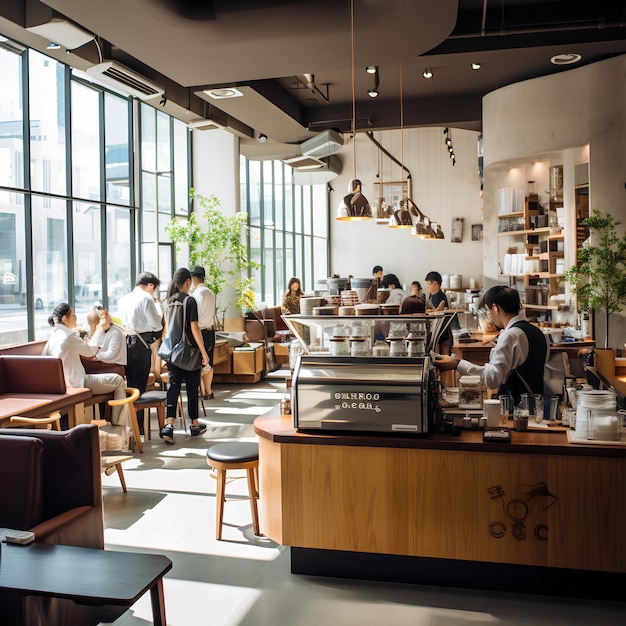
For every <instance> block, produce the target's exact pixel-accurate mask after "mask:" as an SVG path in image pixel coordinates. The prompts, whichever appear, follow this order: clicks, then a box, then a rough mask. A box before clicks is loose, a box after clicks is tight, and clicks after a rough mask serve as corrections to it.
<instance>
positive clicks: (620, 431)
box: [617, 409, 626, 442]
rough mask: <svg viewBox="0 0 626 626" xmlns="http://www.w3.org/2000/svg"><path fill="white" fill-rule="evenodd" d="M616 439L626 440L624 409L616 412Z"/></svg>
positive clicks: (625, 415)
mask: <svg viewBox="0 0 626 626" xmlns="http://www.w3.org/2000/svg"><path fill="white" fill-rule="evenodd" d="M617 440H618V441H624V442H626V411H624V410H623V409H620V410H619V411H618V412H617Z"/></svg>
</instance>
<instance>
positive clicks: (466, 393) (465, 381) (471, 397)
mask: <svg viewBox="0 0 626 626" xmlns="http://www.w3.org/2000/svg"><path fill="white" fill-rule="evenodd" d="M482 406H483V387H482V382H481V380H480V376H461V377H460V378H459V409H481V408H482Z"/></svg>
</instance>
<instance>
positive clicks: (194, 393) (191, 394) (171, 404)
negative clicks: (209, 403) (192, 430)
mask: <svg viewBox="0 0 626 626" xmlns="http://www.w3.org/2000/svg"><path fill="white" fill-rule="evenodd" d="M167 371H168V372H169V373H170V384H169V385H168V387H167V406H166V409H165V410H166V417H176V406H177V404H178V396H180V387H181V385H182V383H183V382H184V383H185V387H187V412H188V413H189V419H191V420H192V421H193V420H197V419H198V387H199V386H200V368H198V369H197V370H192V371H191V372H189V371H187V370H183V369H180V367H176V366H175V365H173V364H172V363H168V364H167Z"/></svg>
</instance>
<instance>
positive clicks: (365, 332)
mask: <svg viewBox="0 0 626 626" xmlns="http://www.w3.org/2000/svg"><path fill="white" fill-rule="evenodd" d="M370 335H371V330H370V327H369V324H366V323H365V322H354V323H353V324H352V328H351V329H350V336H351V337H369V336H370Z"/></svg>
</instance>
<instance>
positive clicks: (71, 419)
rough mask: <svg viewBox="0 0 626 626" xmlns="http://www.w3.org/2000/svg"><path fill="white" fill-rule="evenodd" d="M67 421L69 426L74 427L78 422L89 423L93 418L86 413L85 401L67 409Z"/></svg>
mask: <svg viewBox="0 0 626 626" xmlns="http://www.w3.org/2000/svg"><path fill="white" fill-rule="evenodd" d="M67 422H68V427H69V428H74V426H76V425H77V424H89V423H90V422H91V418H90V416H89V415H87V414H86V410H85V403H84V402H78V403H77V404H74V405H72V406H70V407H68V409H67Z"/></svg>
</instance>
